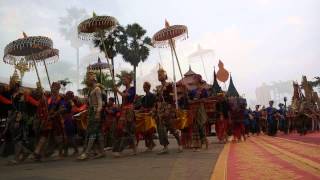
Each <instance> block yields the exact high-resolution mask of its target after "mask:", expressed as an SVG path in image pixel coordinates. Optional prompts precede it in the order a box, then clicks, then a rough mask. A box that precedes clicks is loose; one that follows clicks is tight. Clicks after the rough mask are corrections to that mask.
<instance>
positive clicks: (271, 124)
mask: <svg viewBox="0 0 320 180" xmlns="http://www.w3.org/2000/svg"><path fill="white" fill-rule="evenodd" d="M266 111H267V127H268V135H269V136H274V135H276V133H277V122H276V119H275V114H276V112H277V110H276V109H275V108H273V107H268V108H267V109H266Z"/></svg>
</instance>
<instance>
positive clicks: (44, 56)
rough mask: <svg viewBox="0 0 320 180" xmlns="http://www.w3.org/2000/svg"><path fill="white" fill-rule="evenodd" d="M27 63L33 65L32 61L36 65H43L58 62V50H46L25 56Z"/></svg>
mask: <svg viewBox="0 0 320 180" xmlns="http://www.w3.org/2000/svg"><path fill="white" fill-rule="evenodd" d="M26 60H27V62H30V63H31V65H33V60H35V62H36V63H38V64H39V63H43V61H45V62H46V63H48V64H52V63H55V62H57V61H58V60H59V50H58V49H54V48H52V49H46V50H43V51H41V52H39V53H36V54H31V55H29V56H26Z"/></svg>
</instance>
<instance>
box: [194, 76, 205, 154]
mask: <svg viewBox="0 0 320 180" xmlns="http://www.w3.org/2000/svg"><path fill="white" fill-rule="evenodd" d="M204 84H205V82H204V81H202V79H201V76H198V80H197V85H196V88H195V89H193V90H192V91H191V92H190V99H191V100H192V101H197V102H198V106H197V108H196V109H194V113H193V114H194V115H195V116H194V118H193V123H192V144H193V145H192V146H193V148H194V151H199V149H200V148H201V147H202V145H203V144H205V145H206V148H208V144H209V143H208V140H207V138H206V122H207V120H208V117H207V113H206V111H205V108H204V104H203V102H202V100H204V99H205V98H207V97H208V91H207V90H206V89H205V88H204Z"/></svg>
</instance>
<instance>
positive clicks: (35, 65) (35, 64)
mask: <svg viewBox="0 0 320 180" xmlns="http://www.w3.org/2000/svg"><path fill="white" fill-rule="evenodd" d="M33 64H34V68H35V69H36V73H37V77H38V81H39V84H40V87H41V88H42V84H41V81H40V76H39V72H38V68H37V63H36V61H35V60H34V59H33Z"/></svg>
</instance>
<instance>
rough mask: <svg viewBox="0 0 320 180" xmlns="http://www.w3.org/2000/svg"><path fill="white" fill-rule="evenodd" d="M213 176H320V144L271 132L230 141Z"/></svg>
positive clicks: (305, 178)
mask: <svg viewBox="0 0 320 180" xmlns="http://www.w3.org/2000/svg"><path fill="white" fill-rule="evenodd" d="M212 179H219V180H221V179H229V180H238V179H239V180H240V179H245V180H248V179H276V180H281V179H290V180H291V179H303V180H309V179H310V180H313V179H320V146H319V145H315V144H309V143H297V142H296V141H294V140H287V139H282V138H274V137H269V136H258V137H250V138H249V139H247V141H246V142H241V143H231V144H226V145H225V147H224V150H223V152H222V153H221V155H220V157H219V159H218V162H217V164H216V166H215V169H214V171H213V174H212Z"/></svg>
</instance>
